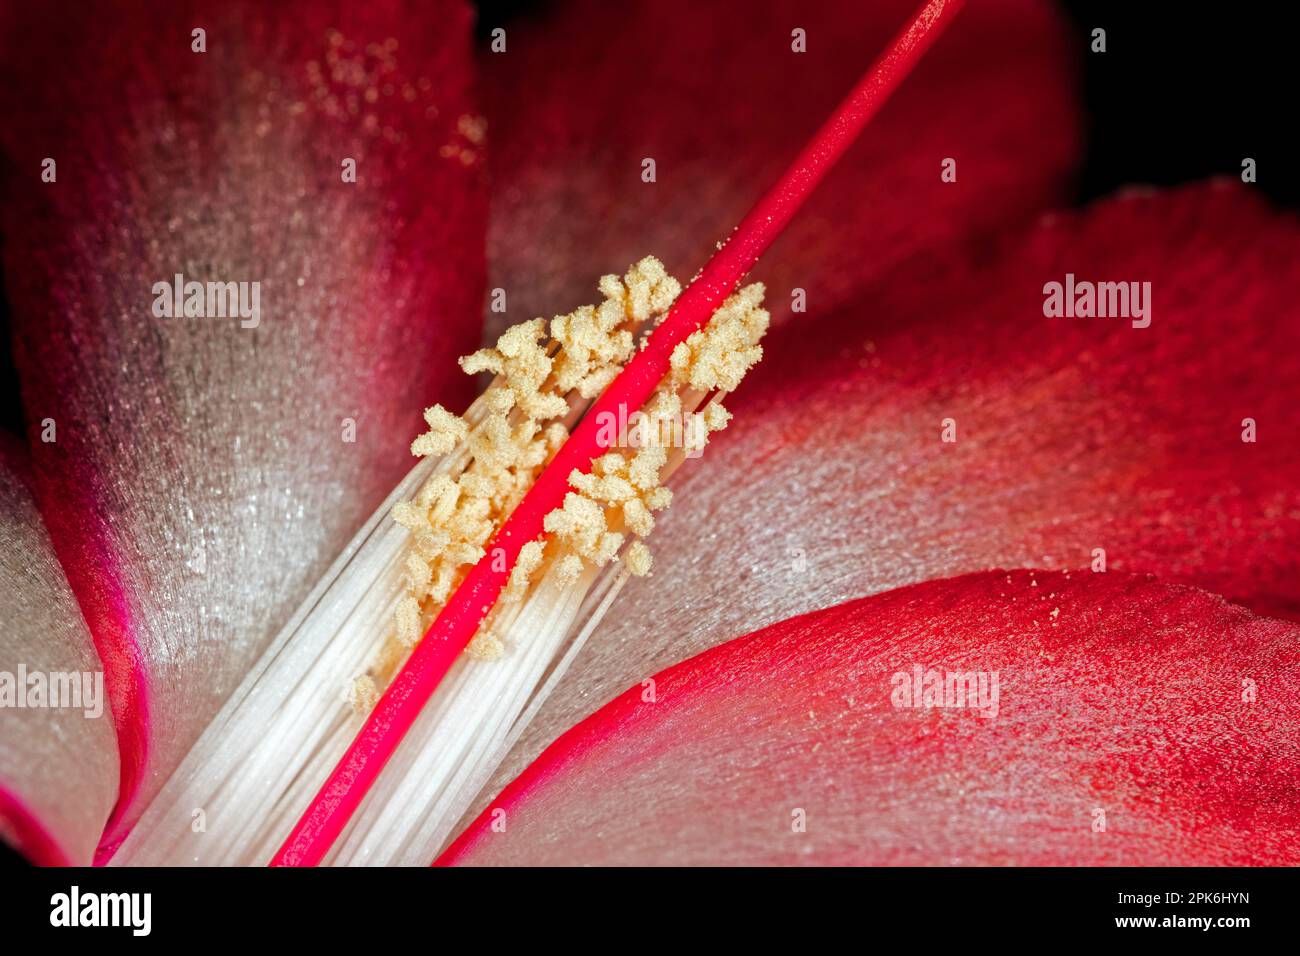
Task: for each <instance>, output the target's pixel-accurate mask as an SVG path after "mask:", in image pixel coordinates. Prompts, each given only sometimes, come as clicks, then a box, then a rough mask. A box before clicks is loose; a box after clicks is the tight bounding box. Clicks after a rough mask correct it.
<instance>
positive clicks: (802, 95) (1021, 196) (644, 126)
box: [483, 0, 1077, 321]
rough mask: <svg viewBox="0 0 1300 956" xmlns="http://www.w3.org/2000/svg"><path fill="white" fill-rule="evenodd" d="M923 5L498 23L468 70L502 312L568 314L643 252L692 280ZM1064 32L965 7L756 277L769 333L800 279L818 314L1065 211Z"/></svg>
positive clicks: (1047, 22) (632, 12)
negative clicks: (947, 255)
mask: <svg viewBox="0 0 1300 956" xmlns="http://www.w3.org/2000/svg"><path fill="white" fill-rule="evenodd" d="M916 6H917V4H916V2H915V0H887V2H876V3H869V4H868V3H856V2H855V3H850V2H828V3H815V4H809V3H802V2H799V0H761V2H757V3H749V4H746V5H744V9H743V10H741V9H739V8H738V7H737V6H736V5H734V4H699V3H690V2H686V0H658V2H655V3H644V4H615V3H604V2H601V0H586V2H574V3H566V4H563V5H559V6H558V7H557V9H556V10H555V12H554V13H553V14H551V15H548V16H544V17H528V18H523V19H520V20H518V21H516V22H513V23H507V24H506V26H505V29H506V52H505V53H504V54H493V53H486V54H484V57H483V69H484V75H485V79H486V97H487V102H488V113H489V118H490V120H491V124H492V125H491V130H490V136H491V140H492V151H491V158H490V162H491V167H492V173H493V178H494V189H493V196H492V203H493V205H492V223H491V231H490V235H489V251H490V259H491V266H492V285H493V286H497V287H501V288H503V289H505V290H506V291H507V293H508V302H509V305H510V315H511V316H515V317H530V316H532V315H550V314H552V313H554V312H555V311H556V310H557V309H562V308H568V307H571V306H572V305H575V304H577V303H580V302H583V301H585V300H586V296H587V294H588V292H589V288H590V283H591V277H592V276H593V275H595V274H598V273H600V272H602V271H604V272H622V270H623V269H624V268H625V267H626V265H627V263H629V262H632V261H635V260H636V259H639V258H640V257H641V256H643V255H645V254H647V253H653V254H655V255H657V256H659V257H660V258H662V259H663V260H664V262H665V263H666V264H667V265H668V267H669V269H670V271H672V272H674V274H677V275H679V276H680V277H682V278H686V277H687V276H690V275H691V274H692V273H694V272H695V271H696V270H697V269H698V268H699V267H700V266H702V265H703V264H704V261H705V259H706V258H707V257H708V255H709V254H710V253H711V252H712V251H713V245H714V243H715V242H716V241H718V240H720V239H724V238H725V237H726V234H727V230H730V229H731V228H732V227H733V226H735V224H736V223H737V222H739V220H740V218H741V216H742V215H743V214H744V213H745V212H746V210H747V209H748V208H749V206H750V205H751V204H752V203H753V201H754V200H755V199H756V198H757V197H758V195H759V193H760V192H761V191H762V190H763V189H765V188H766V187H767V186H768V185H770V184H771V182H772V180H773V179H775V177H776V175H777V174H778V173H779V172H780V171H781V170H782V169H783V168H784V167H785V165H786V164H787V163H789V161H790V160H791V159H793V157H794V154H795V153H796V152H797V150H798V148H799V146H800V145H801V144H802V143H803V142H804V141H805V140H806V139H807V138H808V136H809V135H810V134H811V133H812V132H813V130H814V129H815V128H816V126H817V124H818V123H820V122H821V121H822V119H823V118H824V117H825V116H826V115H827V113H829V111H830V110H831V108H832V107H833V106H834V105H835V104H836V102H838V100H839V98H840V97H842V96H843V95H844V94H845V93H846V92H847V91H848V89H849V87H850V86H851V85H852V84H853V82H854V80H856V79H857V77H858V76H859V75H860V74H861V73H862V72H863V70H865V69H866V67H867V65H868V64H869V63H870V61H871V59H872V58H873V57H874V56H875V55H876V54H877V53H878V52H879V51H880V50H881V49H882V48H883V47H884V45H885V44H886V43H887V42H888V40H889V39H890V38H892V36H893V34H894V33H895V32H896V31H897V29H898V28H899V27H900V25H901V24H902V23H903V22H904V21H905V20H906V19H907V17H908V16H909V15H910V14H912V13H913V12H914V11H915V8H916ZM487 25H488V26H495V24H492V23H489V24H487ZM795 28H800V29H803V30H805V31H806V37H807V52H806V53H795V52H792V50H791V44H792V38H791V31H792V30H794V29H795ZM1072 42H1073V41H1072V40H1070V39H1069V35H1068V32H1067V30H1066V29H1065V27H1064V25H1063V23H1062V20H1061V18H1060V16H1059V15H1058V14H1057V12H1056V11H1055V10H1053V9H1052V8H1051V7H1050V6H1049V5H1047V4H1045V3H1041V2H1038V0H993V2H984V3H978V4H972V5H970V7H969V8H967V9H966V10H964V11H963V12H962V14H961V17H960V18H959V19H958V21H957V22H956V23H955V24H954V26H953V28H952V30H950V31H949V32H948V34H947V35H946V36H944V37H943V38H942V39H941V40H940V41H939V42H938V43H937V44H936V46H935V48H934V50H933V51H931V52H930V53H929V54H928V55H927V56H926V58H925V60H924V61H923V62H922V64H921V65H920V66H919V67H918V68H917V70H916V72H915V74H913V75H912V76H910V77H909V78H908V80H907V82H906V83H904V84H903V86H902V87H901V88H900V89H899V91H898V92H897V94H896V95H895V96H894V98H893V100H892V101H891V103H890V104H889V105H888V106H887V107H886V108H885V109H884V111H883V112H882V113H881V115H880V116H879V117H878V118H877V119H876V120H874V121H873V122H872V125H871V128H870V130H869V131H868V132H867V133H866V135H864V136H863V138H862V141H861V142H860V143H859V144H858V145H857V146H856V147H854V148H853V150H851V151H850V153H849V154H848V155H847V156H846V157H845V158H844V160H843V161H842V162H841V164H840V166H839V168H838V169H837V170H836V172H835V173H833V174H832V175H831V177H829V178H828V179H827V181H826V182H825V183H824V184H822V186H821V188H820V189H819V191H818V193H817V195H816V196H815V197H814V198H813V199H812V201H811V202H810V203H809V205H808V206H807V207H806V208H805V209H804V210H803V211H802V212H801V213H800V215H799V217H798V218H797V219H796V221H795V222H794V223H793V224H792V225H791V226H790V228H789V230H788V231H787V233H786V235H784V236H783V237H782V239H781V240H780V241H779V242H778V243H777V244H776V245H775V246H774V248H773V250H772V252H771V254H770V255H769V256H768V257H767V259H766V260H765V261H764V263H763V264H762V265H760V267H759V269H758V270H757V271H756V275H759V276H761V277H762V278H764V279H765V280H766V281H767V282H768V283H769V290H770V293H771V298H772V300H773V302H774V304H775V307H776V308H775V313H774V314H775V315H776V317H777V319H778V321H779V320H780V319H781V317H782V316H783V315H784V313H785V312H787V311H788V309H789V307H790V301H791V298H790V297H791V289H792V288H794V287H801V288H803V289H805V290H806V291H807V295H808V303H809V308H810V309H813V310H820V311H824V310H827V309H829V308H831V307H832V306H834V305H835V304H837V303H841V302H844V301H846V299H848V298H849V297H850V296H851V294H852V292H853V290H854V289H856V288H858V287H859V286H860V285H861V284H862V283H863V282H865V281H866V280H868V279H871V278H875V277H879V276H883V275H886V274H887V273H888V271H889V270H890V269H891V268H893V267H894V266H896V265H897V264H898V263H900V262H902V261H904V260H905V259H907V258H908V257H909V256H911V255H913V254H914V253H916V252H917V251H918V250H921V249H924V248H926V247H927V246H931V245H934V244H936V243H939V242H942V241H945V240H951V239H954V238H962V237H966V236H970V235H976V234H980V233H984V232H988V231H989V230H990V229H991V228H994V227H996V226H999V225H1002V224H1006V223H1011V222H1016V221H1020V220H1023V219H1025V218H1026V217H1027V216H1028V215H1029V214H1031V213H1033V212H1034V211H1036V210H1040V209H1042V208H1043V207H1044V206H1046V205H1049V204H1052V203H1053V202H1055V201H1056V200H1058V199H1059V198H1060V195H1061V189H1062V184H1063V181H1064V180H1065V179H1066V178H1067V175H1068V172H1069V170H1070V169H1071V167H1072V165H1073V163H1074V161H1075V158H1076V155H1077V119H1076V108H1075V99H1074V89H1073V83H1072V80H1071V77H1072V76H1073V69H1072V66H1073V61H1074V57H1073V55H1072V52H1071V50H1070V44H1071V43H1072ZM948 157H951V158H953V159H956V160H957V181H956V182H955V183H945V182H942V181H941V179H940V164H941V162H942V161H943V160H944V159H945V158H948ZM646 158H651V159H654V161H655V163H656V182H654V183H652V184H648V183H644V182H643V181H642V161H643V160H644V159H646Z"/></svg>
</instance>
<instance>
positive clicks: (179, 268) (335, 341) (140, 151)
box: [3, 0, 485, 835]
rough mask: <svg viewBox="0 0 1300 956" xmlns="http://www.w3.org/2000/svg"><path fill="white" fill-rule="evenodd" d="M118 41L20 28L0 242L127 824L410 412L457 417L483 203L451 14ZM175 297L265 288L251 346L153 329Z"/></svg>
mask: <svg viewBox="0 0 1300 956" xmlns="http://www.w3.org/2000/svg"><path fill="white" fill-rule="evenodd" d="M104 14H105V16H102V17H101V16H99V15H97V14H96V13H94V12H92V11H82V12H79V13H78V14H77V15H76V16H69V15H67V14H66V12H62V11H59V10H57V9H54V8H49V7H47V6H42V5H27V9H25V10H24V11H22V12H20V13H17V14H14V18H15V19H16V20H18V21H19V22H17V23H14V24H11V25H10V26H11V29H10V30H8V31H5V33H6V35H7V36H9V37H11V38H13V39H12V42H11V44H10V45H11V46H12V49H10V50H9V51H8V52H7V53H6V55H5V58H4V62H5V64H6V65H5V68H4V72H5V76H4V84H3V86H4V88H5V89H7V90H8V91H9V95H10V97H11V99H12V101H11V102H10V103H9V104H8V109H7V112H6V116H7V117H11V120H9V121H7V122H6V129H5V145H6V148H7V150H8V152H9V154H10V157H11V160H12V162H11V168H12V169H13V170H14V171H15V175H14V176H13V177H12V178H11V181H10V182H9V183H8V187H9V200H10V201H9V203H8V204H7V205H6V208H5V220H4V231H5V234H6V238H7V243H6V249H5V265H6V268H7V272H8V284H9V291H10V293H11V296H12V300H13V306H14V312H15V318H14V326H15V338H16V352H17V364H18V366H19V371H20V373H21V375H22V377H23V387H24V403H25V406H26V410H27V413H28V415H29V416H30V421H31V423H32V426H33V432H34V433H39V432H40V430H41V428H42V425H41V423H42V422H43V421H44V420H46V419H52V420H53V421H54V422H55V423H56V425H57V437H58V440H57V442H56V443H44V442H41V441H34V448H35V451H36V453H37V465H38V475H37V478H38V486H39V490H40V498H41V502H42V507H43V509H44V511H45V513H46V515H47V519H48V521H49V524H50V527H51V531H52V534H53V537H54V540H55V543H56V546H57V548H58V551H59V555H60V558H61V559H62V560H63V561H64V563H65V566H66V567H67V569H68V572H69V576H70V578H71V580H72V583H73V587H74V589H75V590H76V592H77V595H78V597H79V599H80V600H81V602H82V604H83V606H84V607H85V608H86V612H87V616H88V618H89V620H90V623H91V626H92V629H93V632H94V634H95V638H96V641H97V643H98V644H99V647H100V649H101V652H102V654H103V656H104V658H105V663H106V666H107V667H108V668H109V670H110V674H111V676H112V678H113V681H114V690H115V692H116V693H115V696H114V700H115V705H116V717H117V721H118V727H119V731H120V733H121V737H122V741H123V753H124V765H123V775H124V786H123V792H124V803H123V805H122V806H121V807H120V808H119V817H120V820H119V823H120V824H123V825H124V824H128V823H129V822H130V820H131V818H132V817H133V816H134V815H136V813H137V812H138V809H139V807H140V804H141V802H142V801H144V800H147V799H148V798H149V797H150V795H151V794H152V793H153V792H155V791H156V789H157V788H158V786H159V785H160V784H161V782H162V781H163V779H164V778H165V776H166V774H167V773H168V772H169V770H170V769H171V767H173V766H174V765H175V763H176V761H177V760H178V759H179V758H180V757H181V756H182V755H183V754H184V753H185V752H186V750H187V749H188V747H189V745H190V744H191V743H192V741H193V740H194V738H195V736H196V735H197V734H198V732H199V731H200V730H201V729H202V728H203V726H204V725H205V723H206V722H207V720H208V719H209V718H210V717H211V716H212V714H213V713H214V711H215V709H216V708H217V707H218V706H219V705H220V703H221V702H222V700H223V699H224V698H225V696H226V695H227V694H228V693H229V692H230V690H231V689H232V688H233V687H234V686H235V684H236V683H237V682H238V680H239V679H240V677H241V676H242V674H243V672H244V670H245V668H246V667H247V666H248V665H249V663H251V662H252V661H253V660H254V659H255V658H256V657H257V655H258V654H259V653H260V652H261V650H262V648H264V647H265V646H266V644H267V642H268V640H269V639H270V638H271V637H272V635H273V634H274V633H275V631H276V629H277V628H278V627H279V626H281V625H282V624H284V623H285V621H286V619H287V617H288V616H289V614H290V613H291V612H292V610H293V609H294V607H295V605H296V604H297V603H298V601H299V600H301V598H302V597H303V596H304V594H305V592H306V590H307V588H308V587H309V586H310V584H311V583H312V582H313V581H314V580H316V578H317V577H318V576H319V574H320V573H321V572H322V571H323V569H324V568H325V567H326V566H327V564H328V563H329V562H330V561H331V560H332V559H333V558H334V557H335V555H336V554H337V552H338V550H339V549H340V548H341V546H342V545H343V544H344V542H345V541H346V540H347V539H348V537H349V536H350V535H351V534H352V532H353V531H354V529H355V528H356V527H357V525H358V524H359V523H360V521H361V520H362V519H363V518H364V517H365V516H366V515H368V514H369V513H370V512H371V510H372V509H373V508H374V507H375V506H376V505H377V504H378V503H379V502H380V501H381V500H382V498H383V497H384V495H385V494H386V493H387V492H388V491H389V490H391V488H392V487H393V485H394V484H395V482H396V480H397V479H398V478H399V476H400V475H401V474H402V473H403V472H404V470H405V469H406V468H407V467H408V465H409V463H410V458H409V455H408V454H407V451H406V447H405V446H406V444H407V441H408V439H409V438H410V437H411V436H412V435H413V434H415V433H416V432H417V430H418V428H419V412H420V409H421V407H422V406H423V405H425V404H428V403H430V402H432V401H434V400H439V401H442V402H445V403H449V404H453V405H454V404H457V403H459V402H461V401H462V400H463V399H464V398H465V397H466V395H467V393H466V388H465V380H464V378H463V376H462V375H461V374H460V373H459V371H458V370H457V369H456V366H455V363H454V358H455V356H456V355H458V354H460V353H462V352H464V351H467V350H468V349H470V348H472V347H473V345H474V344H475V343H476V342H477V340H478V337H479V310H480V303H481V298H480V297H481V294H482V285H481V283H482V276H483V268H484V266H483V255H482V243H483V232H484V228H485V225H484V223H485V203H484V198H483V191H482V188H481V181H480V180H481V175H480V170H479V165H480V164H479V160H478V153H477V150H476V147H475V144H474V141H473V140H474V138H475V136H476V133H475V132H474V130H475V126H474V123H475V119H474V116H473V113H474V107H473V104H472V99H471V96H470V84H471V78H472V63H471V49H470V40H469V28H470V22H471V14H470V11H469V10H468V9H467V8H466V7H465V6H464V5H463V4H462V3H459V2H437V3H419V4H409V5H408V4H403V3H399V2H389V0H379V2H367V3H364V4H354V3H341V2H340V3H306V2H304V3H295V4H270V5H267V4H255V3H241V4H233V5H232V4H229V3H225V2H221V3H215V2H214V3H210V4H202V5H192V4H186V3H168V4H164V5H161V6H159V5H153V6H151V7H150V8H149V9H148V10H147V11H146V10H144V9H143V8H140V9H139V10H136V9H135V8H131V9H127V10H119V9H113V10H112V11H108V10H105V11H104ZM196 27H202V28H204V29H206V31H207V33H206V47H207V52H206V53H201V54H200V53H195V52H192V50H191V42H192V41H191V30H192V29H193V28H196ZM335 31H337V32H335ZM397 37H400V44H399V43H397V41H396V40H394V39H392V38H397ZM43 157H52V158H55V159H56V161H57V164H58V165H57V181H56V182H54V183H43V182H42V181H41V179H40V173H41V169H42V165H41V164H42V158H43ZM345 158H352V159H355V160H356V162H357V182H356V183H348V182H345V181H344V180H343V176H342V173H343V166H342V164H343V161H344V159H345ZM177 272H181V273H184V274H185V276H186V278H187V279H195V280H198V281H206V280H229V281H248V282H252V281H258V282H260V283H261V307H262V316H261V322H260V325H258V326H257V327H256V328H243V327H241V325H240V322H239V320H237V319H219V318H204V319H194V318H190V319H170V318H155V317H154V316H153V314H152V306H153V303H154V301H155V293H154V291H153V289H152V285H153V283H155V282H159V281H163V282H167V281H170V279H171V277H172V276H173V275H174V274H175V273H177ZM345 419H351V420H354V421H355V441H354V442H349V441H348V440H347V436H346V432H345V429H347V427H348V426H347V424H346V422H345V421H344V420H345ZM121 832H122V827H121V826H119V827H118V828H117V834H116V835H120V834H121Z"/></svg>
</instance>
